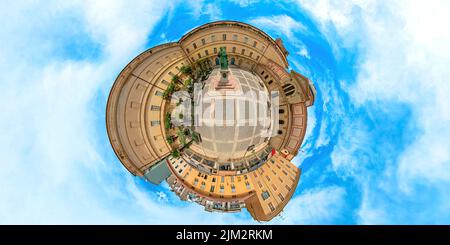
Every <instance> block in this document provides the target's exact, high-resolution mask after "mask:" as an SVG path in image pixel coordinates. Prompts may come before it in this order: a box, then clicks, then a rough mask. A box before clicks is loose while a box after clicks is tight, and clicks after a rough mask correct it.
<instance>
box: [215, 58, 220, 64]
mask: <svg viewBox="0 0 450 245" xmlns="http://www.w3.org/2000/svg"><path fill="white" fill-rule="evenodd" d="M218 65H220V60H219V58H216V66H218Z"/></svg>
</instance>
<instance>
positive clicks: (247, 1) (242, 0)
mask: <svg viewBox="0 0 450 245" xmlns="http://www.w3.org/2000/svg"><path fill="white" fill-rule="evenodd" d="M230 2H232V3H234V4H237V5H239V6H240V7H242V8H245V7H248V6H250V5H253V4H255V3H257V2H259V1H258V0H231V1H230Z"/></svg>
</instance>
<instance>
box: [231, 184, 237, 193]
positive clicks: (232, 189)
mask: <svg viewBox="0 0 450 245" xmlns="http://www.w3.org/2000/svg"><path fill="white" fill-rule="evenodd" d="M231 192H232V193H235V192H236V188H235V187H234V185H231Z"/></svg>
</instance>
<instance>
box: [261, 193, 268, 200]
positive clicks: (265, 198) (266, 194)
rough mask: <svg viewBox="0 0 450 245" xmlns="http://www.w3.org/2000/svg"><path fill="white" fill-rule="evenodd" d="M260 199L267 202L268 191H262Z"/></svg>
mask: <svg viewBox="0 0 450 245" xmlns="http://www.w3.org/2000/svg"><path fill="white" fill-rule="evenodd" d="M261 197H262V199H263V200H264V201H265V200H267V199H268V198H269V197H270V194H269V192H268V191H263V192H262V193H261Z"/></svg>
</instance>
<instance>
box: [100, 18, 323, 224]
mask: <svg viewBox="0 0 450 245" xmlns="http://www.w3.org/2000/svg"><path fill="white" fill-rule="evenodd" d="M287 55H288V51H287V50H286V49H285V47H284V46H283V42H282V40H281V39H276V40H274V39H272V38H271V37H270V36H269V35H267V34H266V33H264V32H263V31H262V30H260V29H258V28H256V27H254V26H251V25H249V24H246V23H242V22H236V21H217V22H211V23H208V24H204V25H202V26H199V27H197V28H195V29H193V30H191V31H190V32H188V33H187V34H185V35H184V36H182V37H181V39H180V40H179V41H178V42H172V43H166V44H162V45H159V46H156V47H153V48H150V49H148V50H146V51H144V52H143V53H141V54H140V55H138V56H137V57H136V58H134V59H133V60H132V61H131V62H130V63H129V64H128V65H127V66H126V67H125V68H124V69H123V70H122V72H121V73H120V74H119V76H118V77H117V79H116V81H115V82H114V85H113V87H112V89H111V92H110V95H109V98H108V104H107V110H106V126H107V131H108V136H109V139H110V142H111V145H112V147H113V149H114V152H115V153H116V155H117V157H118V158H119V160H120V161H121V163H122V164H123V165H124V166H125V168H126V169H127V170H128V171H129V172H130V173H132V174H133V175H135V176H139V177H141V178H144V179H145V180H147V181H148V182H150V183H153V184H156V185H158V184H160V183H161V182H162V181H167V183H168V184H169V185H170V187H171V189H172V191H173V192H174V193H176V194H177V195H178V196H179V197H180V199H181V200H185V201H192V202H197V203H199V204H200V205H203V206H204V207H205V210H207V211H218V212H239V211H241V210H242V209H243V208H246V209H247V210H248V211H249V212H250V214H251V215H252V217H253V218H254V219H255V220H258V221H269V220H271V219H273V218H274V217H276V216H277V215H279V214H280V212H281V211H282V210H283V208H284V207H285V206H286V204H287V203H288V202H289V200H290V198H291V197H292V195H293V193H294V192H295V189H296V187H297V185H298V182H299V179H300V175H301V169H299V168H298V167H296V166H295V165H294V164H292V163H291V161H292V159H293V158H294V157H295V156H296V155H297V153H298V151H299V148H300V146H301V144H302V141H303V138H304V136H305V132H306V125H307V110H306V108H307V107H308V106H311V105H313V103H314V99H315V95H316V92H315V88H314V85H313V84H312V83H311V81H310V80H309V79H308V78H306V77H305V76H303V75H301V74H299V73H297V72H295V71H293V70H291V71H288V70H287V69H288V67H289V63H288V61H287V59H286V57H287Z"/></svg>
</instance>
